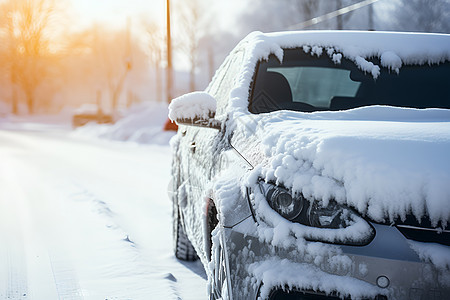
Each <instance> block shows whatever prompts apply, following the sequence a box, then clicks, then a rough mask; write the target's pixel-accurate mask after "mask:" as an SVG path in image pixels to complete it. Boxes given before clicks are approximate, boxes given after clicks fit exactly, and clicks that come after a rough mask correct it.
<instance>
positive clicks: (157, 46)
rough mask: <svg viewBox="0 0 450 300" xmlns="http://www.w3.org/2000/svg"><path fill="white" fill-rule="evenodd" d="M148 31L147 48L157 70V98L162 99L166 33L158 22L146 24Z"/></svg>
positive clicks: (152, 63)
mask: <svg viewBox="0 0 450 300" xmlns="http://www.w3.org/2000/svg"><path fill="white" fill-rule="evenodd" d="M144 28H145V30H146V33H147V39H148V42H147V50H148V57H149V60H150V64H151V66H152V67H153V68H154V70H155V81H156V82H155V85H156V87H155V92H156V99H157V100H158V101H160V100H162V69H161V62H162V58H163V53H164V35H163V33H162V30H161V28H160V27H159V26H158V24H157V23H156V22H147V23H145V24H144Z"/></svg>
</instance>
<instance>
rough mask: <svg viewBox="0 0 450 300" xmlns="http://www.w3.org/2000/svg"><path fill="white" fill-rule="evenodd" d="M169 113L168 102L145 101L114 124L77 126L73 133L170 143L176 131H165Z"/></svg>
mask: <svg viewBox="0 0 450 300" xmlns="http://www.w3.org/2000/svg"><path fill="white" fill-rule="evenodd" d="M167 114H168V108H167V104H165V103H150V102H145V103H141V104H139V105H136V106H134V107H132V108H131V109H130V110H129V111H127V112H126V113H125V116H124V117H123V118H122V119H120V120H119V121H117V123H115V124H113V125H98V124H95V123H91V124H87V125H85V126H82V127H79V128H77V129H76V130H75V131H74V133H73V134H74V135H77V136H92V137H100V138H104V139H111V140H116V141H130V142H136V143H139V144H158V145H168V144H169V140H170V139H171V138H172V136H173V135H174V134H175V132H173V131H172V132H168V131H163V127H164V123H165V121H166V120H167Z"/></svg>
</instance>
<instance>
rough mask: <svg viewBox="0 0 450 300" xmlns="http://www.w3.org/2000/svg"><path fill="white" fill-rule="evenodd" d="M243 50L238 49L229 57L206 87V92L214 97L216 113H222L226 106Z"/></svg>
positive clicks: (239, 66)
mask: <svg viewBox="0 0 450 300" xmlns="http://www.w3.org/2000/svg"><path fill="white" fill-rule="evenodd" d="M243 58H244V51H243V50H239V51H237V52H236V53H234V54H233V56H231V57H229V58H228V59H227V60H226V61H225V62H224V64H223V66H222V67H221V68H220V69H219V71H218V73H217V76H216V78H215V80H214V81H213V82H211V85H210V86H209V87H208V92H209V93H210V94H211V95H213V96H214V98H216V101H217V112H216V115H218V116H220V115H224V114H225V113H226V109H227V106H228V100H229V98H230V92H231V90H232V89H233V87H234V85H235V80H236V78H237V77H238V76H237V74H238V73H239V71H240V68H241V67H242V60H243Z"/></svg>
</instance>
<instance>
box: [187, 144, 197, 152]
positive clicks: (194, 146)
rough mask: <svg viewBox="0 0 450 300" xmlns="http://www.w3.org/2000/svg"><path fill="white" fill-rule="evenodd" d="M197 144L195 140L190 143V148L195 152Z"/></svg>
mask: <svg viewBox="0 0 450 300" xmlns="http://www.w3.org/2000/svg"><path fill="white" fill-rule="evenodd" d="M196 147H197V146H196V145H195V142H191V144H190V145H189V149H191V152H192V153H195V148H196Z"/></svg>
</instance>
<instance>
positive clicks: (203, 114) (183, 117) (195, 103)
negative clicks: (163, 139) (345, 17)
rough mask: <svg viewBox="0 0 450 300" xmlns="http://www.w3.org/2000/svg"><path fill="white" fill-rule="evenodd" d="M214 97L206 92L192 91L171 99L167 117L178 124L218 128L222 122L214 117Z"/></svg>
mask: <svg viewBox="0 0 450 300" xmlns="http://www.w3.org/2000/svg"><path fill="white" fill-rule="evenodd" d="M215 115H216V99H214V97H213V96H211V95H210V94H208V93H206V92H192V93H189V94H185V95H183V96H180V97H178V98H175V99H173V100H172V102H171V103H170V105H169V118H170V119H171V120H172V121H175V123H177V124H178V125H190V126H199V127H207V128H214V129H220V128H221V126H222V122H220V121H218V120H216V119H214V116H215Z"/></svg>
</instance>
